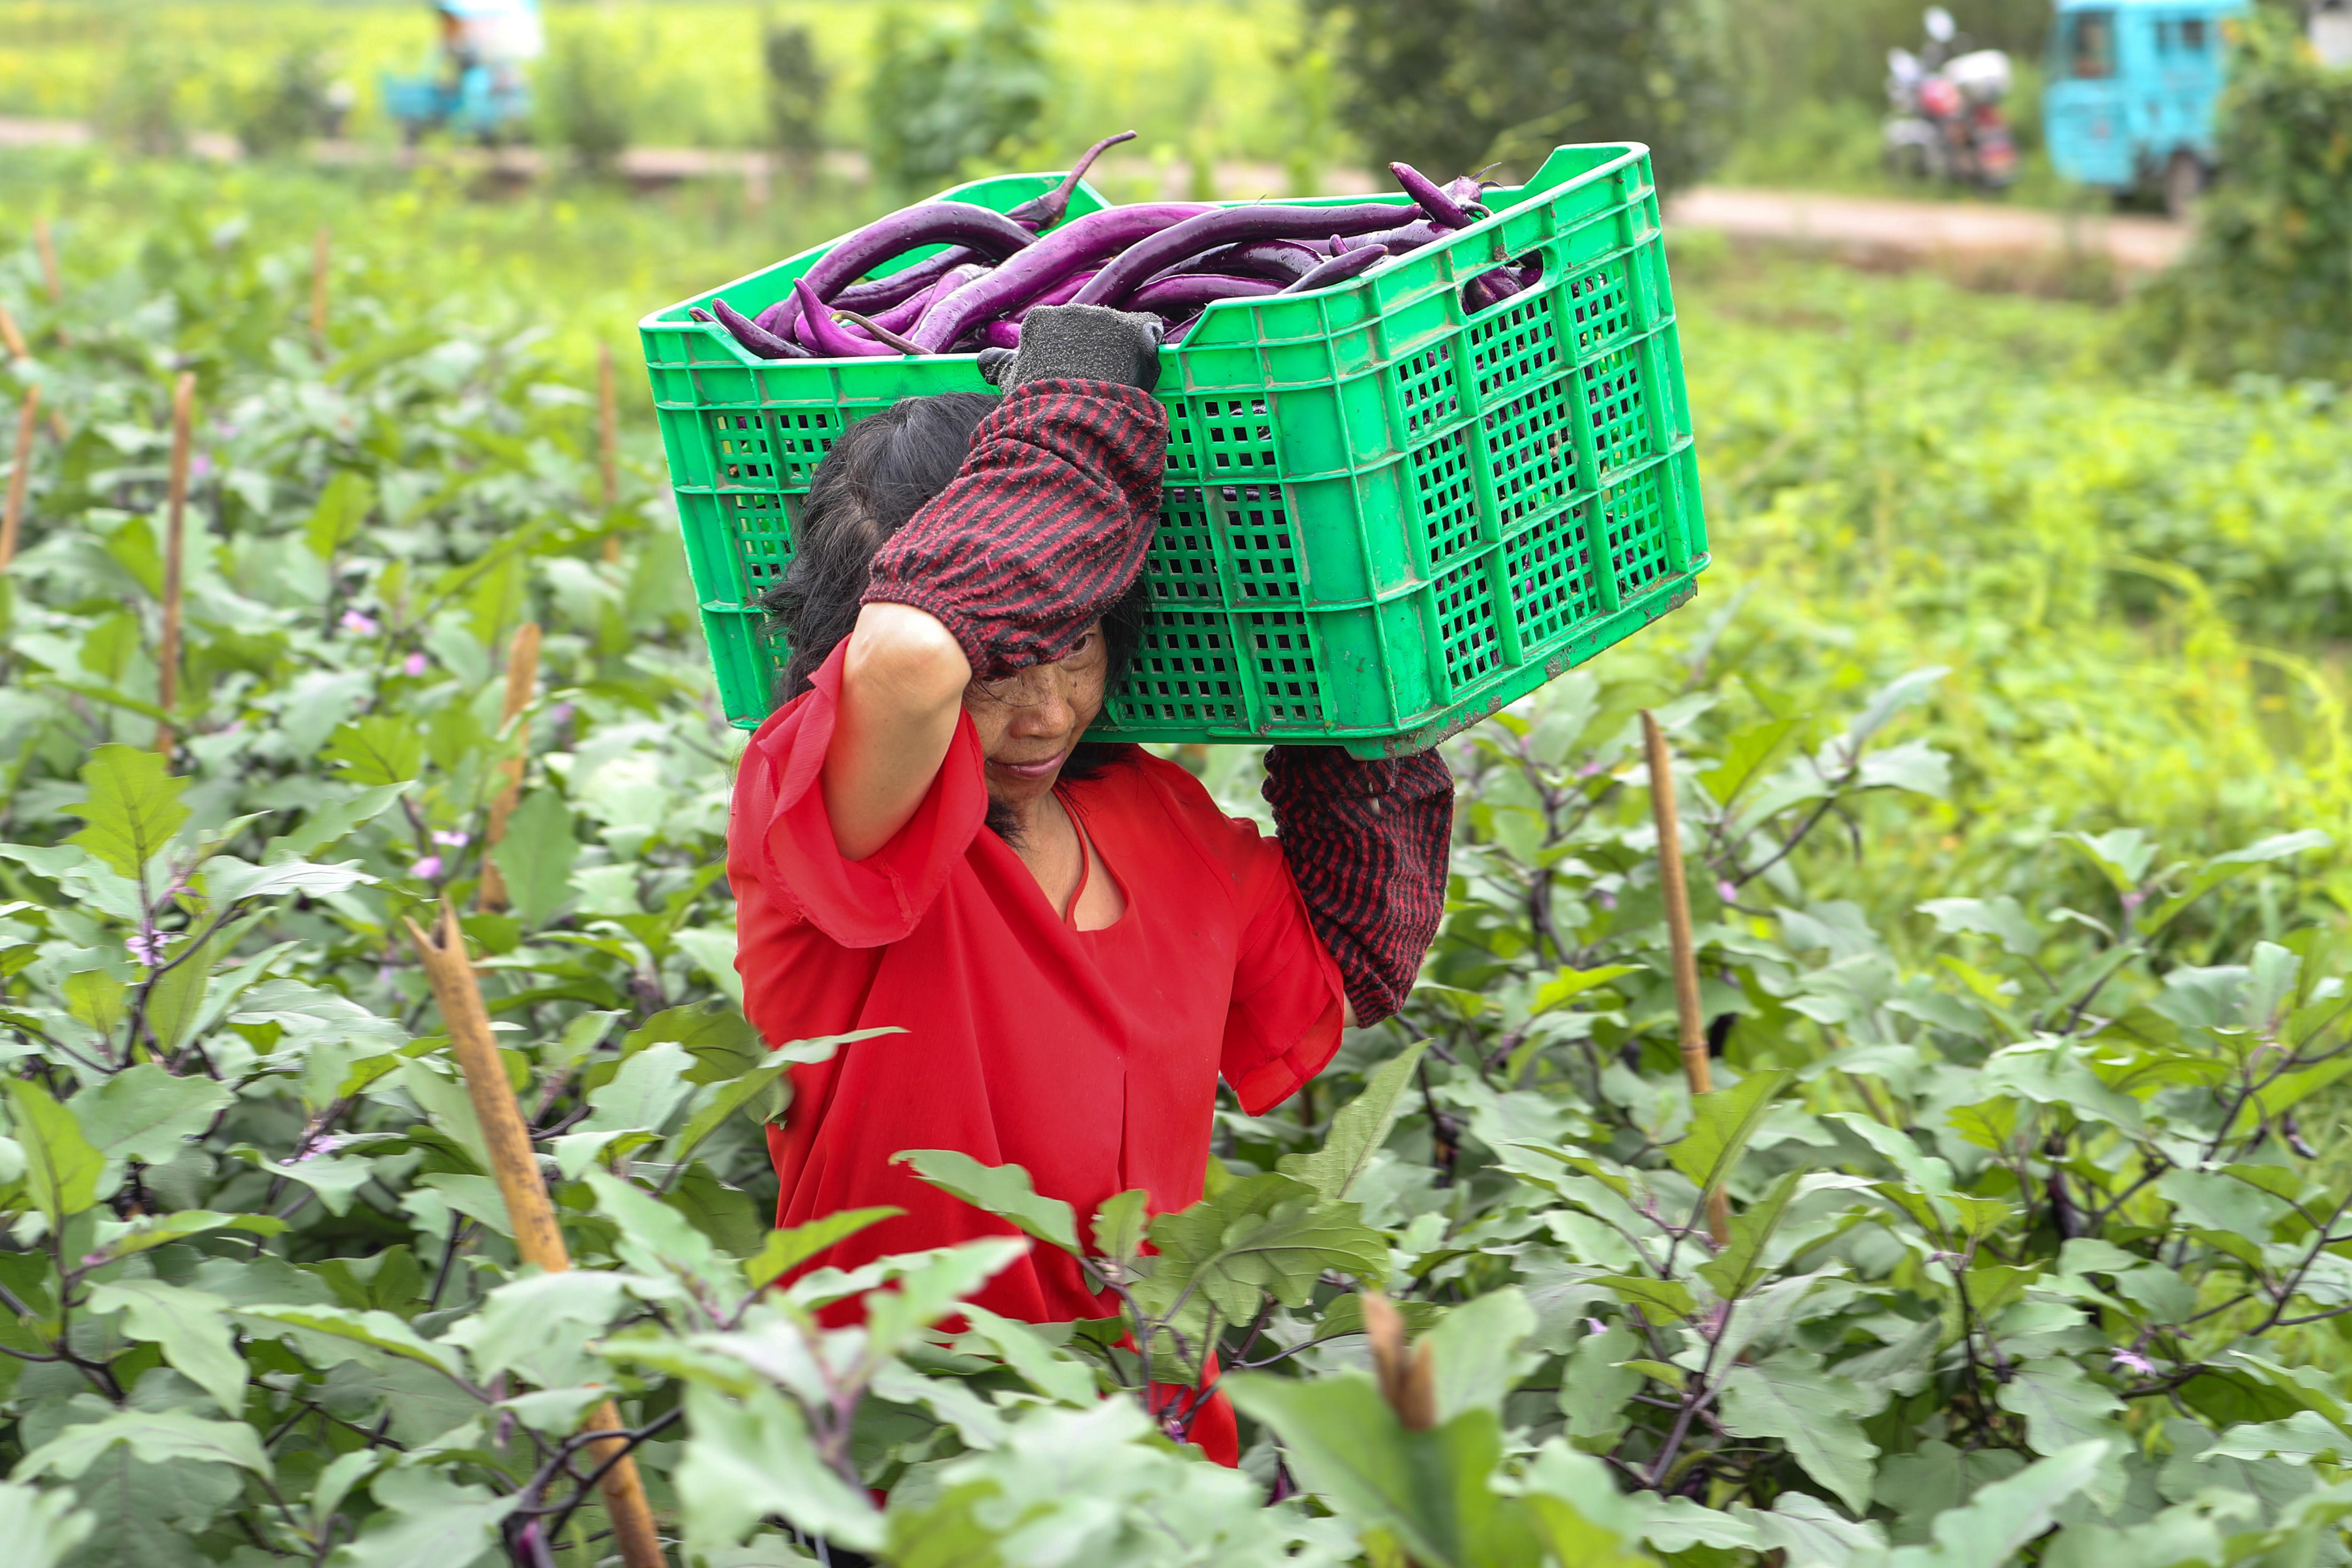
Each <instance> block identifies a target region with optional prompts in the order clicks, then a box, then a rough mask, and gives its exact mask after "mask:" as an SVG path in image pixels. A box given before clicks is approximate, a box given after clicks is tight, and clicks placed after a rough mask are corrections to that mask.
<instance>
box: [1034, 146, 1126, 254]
mask: <svg viewBox="0 0 2352 1568" xmlns="http://www.w3.org/2000/svg"><path fill="white" fill-rule="evenodd" d="M1134 140H1135V132H1132V131H1122V132H1119V133H1118V135H1116V136H1106V137H1104V138H1103V139H1102V140H1101V141H1099V142H1096V143H1095V144H1094V145H1093V146H1091V147H1089V148H1087V150H1086V151H1085V152H1084V153H1080V154H1079V155H1078V161H1077V162H1076V163H1073V164H1071V165H1070V172H1069V173H1068V174H1065V175H1063V176H1062V183H1061V184H1058V185H1056V186H1055V187H1054V188H1053V189H1052V190H1050V191H1047V192H1046V193H1045V195H1042V196H1032V197H1030V198H1029V199H1028V200H1027V201H1025V202H1023V203H1022V204H1021V205H1019V206H1017V207H1014V208H1013V210H1012V211H1010V212H1008V213H1006V214H1005V215H1004V216H1006V217H1009V218H1011V219H1012V220H1013V222H1015V223H1017V224H1021V225H1023V226H1025V227H1027V228H1029V229H1030V230H1031V231H1032V232H1034V231H1037V230H1042V229H1048V228H1051V227H1053V226H1055V224H1057V223H1059V222H1061V221H1062V215H1063V214H1064V213H1066V212H1068V211H1069V210H1070V197H1071V196H1072V195H1075V194H1076V191H1077V188H1078V182H1079V181H1080V180H1083V179H1085V178H1086V177H1087V170H1088V169H1091V168H1093V167H1094V166H1095V160H1096V159H1097V158H1099V157H1101V156H1102V155H1103V154H1104V153H1107V152H1108V151H1110V149H1112V148H1113V147H1116V146H1118V144H1119V143H1120V142H1132V141H1134Z"/></svg>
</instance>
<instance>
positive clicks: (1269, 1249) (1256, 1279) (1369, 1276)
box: [1139, 1173, 1388, 1323]
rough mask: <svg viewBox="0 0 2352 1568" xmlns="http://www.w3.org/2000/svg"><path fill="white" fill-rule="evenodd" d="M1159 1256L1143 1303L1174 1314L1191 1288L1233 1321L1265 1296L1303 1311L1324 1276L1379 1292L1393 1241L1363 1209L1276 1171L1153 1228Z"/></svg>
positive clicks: (1167, 1216) (1249, 1313) (1242, 1318)
mask: <svg viewBox="0 0 2352 1568" xmlns="http://www.w3.org/2000/svg"><path fill="white" fill-rule="evenodd" d="M1150 1236H1151V1242H1152V1245H1153V1246H1154V1247H1158V1248H1159V1249H1160V1257H1159V1258H1158V1259H1157V1260H1156V1261H1155V1263H1154V1265H1153V1268H1152V1273H1151V1278H1150V1279H1149V1280H1147V1281H1145V1282H1144V1286H1143V1288H1142V1289H1141V1290H1140V1292H1139V1300H1146V1301H1147V1304H1150V1305H1152V1306H1153V1307H1154V1308H1155V1310H1167V1309H1168V1308H1170V1307H1171V1306H1172V1304H1173V1302H1174V1301H1175V1300H1176V1298H1177V1297H1178V1296H1179V1295H1181V1293H1182V1290H1183V1288H1184V1287H1186V1286H1191V1287H1192V1288H1194V1289H1195V1290H1196V1291H1197V1292H1198V1293H1199V1294H1200V1295H1202V1296H1204V1297H1206V1298H1207V1299H1208V1300H1209V1302H1210V1303H1211V1304H1212V1305H1213V1306H1214V1307H1215V1308H1216V1310H1218V1312H1220V1313H1221V1314H1223V1318H1224V1321H1226V1322H1228V1323H1245V1322H1247V1321H1249V1320H1250V1319H1251V1318H1252V1317H1253V1316H1255V1313H1256V1311H1257V1305H1258V1293H1259V1292H1260V1291H1264V1292H1265V1293H1266V1294H1268V1295H1271V1296H1272V1297H1274V1299H1275V1300H1277V1301H1279V1302H1281V1303H1282V1304H1283V1305H1284V1306H1286V1307H1297V1306H1303V1305H1304V1304H1305V1303H1306V1301H1307V1298H1308V1296H1310V1295H1311V1294H1312V1293H1313V1291H1314V1289H1315V1282H1316V1281H1317V1280H1318V1279H1320V1278H1321V1277H1322V1275H1323V1273H1324V1271H1325V1270H1326V1269H1332V1270H1336V1271H1338V1272H1339V1273H1341V1274H1346V1275H1349V1276H1352V1277H1353V1278H1355V1279H1360V1280H1363V1281H1364V1282H1366V1283H1367V1284H1378V1283H1379V1282H1380V1281H1381V1279H1383V1278H1385V1276H1386V1274H1387V1271H1388V1242H1387V1238H1386V1237H1382V1236H1381V1233H1380V1232H1378V1231H1376V1230H1373V1229H1372V1228H1371V1227H1370V1226H1367V1225H1365V1224H1364V1223H1363V1221H1362V1220H1361V1219H1360V1217H1359V1216H1358V1211H1357V1209H1356V1205H1353V1204H1348V1203H1336V1204H1335V1203H1326V1202H1324V1201H1323V1200H1322V1199H1320V1198H1319V1197H1318V1196H1317V1194H1316V1193H1315V1190H1314V1189H1313V1188H1312V1187H1309V1186H1307V1185H1306V1184H1304V1183H1302V1182H1299V1181H1297V1180H1296V1179H1294V1178H1292V1177H1289V1176H1286V1175H1282V1174H1280V1173H1267V1174H1265V1175H1258V1176H1244V1177H1243V1178H1242V1179H1241V1180H1239V1181H1237V1182H1234V1183H1233V1184H1230V1185H1228V1186H1227V1187H1226V1188H1225V1189H1224V1190H1223V1191H1222V1192H1220V1193H1219V1194H1217V1195H1216V1196H1214V1197H1213V1198H1203V1199H1202V1201H1201V1202H1199V1203H1197V1204H1194V1205H1192V1207H1191V1208H1188V1209H1184V1210H1182V1211H1181V1212H1179V1213H1176V1214H1164V1215H1160V1217H1159V1218H1157V1219H1155V1220H1153V1221H1152V1222H1151V1229H1150Z"/></svg>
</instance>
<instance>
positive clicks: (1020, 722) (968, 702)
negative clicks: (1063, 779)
mask: <svg viewBox="0 0 2352 1568" xmlns="http://www.w3.org/2000/svg"><path fill="white" fill-rule="evenodd" d="M1109 673H1110V649H1109V647H1108V645H1107V644H1106V643H1105V642H1104V641H1103V631H1102V623H1101V622H1099V621H1097V622H1096V623H1095V624H1094V625H1093V626H1088V627H1087V630H1086V635H1085V637H1082V638H1081V639H1080V640H1079V642H1078V646H1077V647H1074V648H1072V649H1071V650H1070V651H1069V653H1068V654H1067V655H1066V656H1065V657H1063V658H1059V659H1057V660H1055V662H1054V663H1052V664H1035V665H1031V666H1030V667H1029V668H1026V669H1022V670H1016V671H1014V672H1013V674H1011V675H1009V676H1006V677H1005V678H1004V679H1003V680H992V681H987V682H982V681H978V680H975V681H973V682H972V683H971V685H970V686H968V687H966V688H965V689H964V694H963V710H964V711H965V712H967V713H969V714H971V721H972V724H973V727H974V728H976V729H978V730H979V731H980V750H981V754H982V756H984V757H986V758H987V759H988V798H989V799H991V800H992V801H994V802H996V803H997V804H998V805H1007V806H1011V807H1013V809H1014V810H1016V811H1017V810H1020V809H1022V808H1023V807H1024V806H1027V805H1030V804H1032V803H1033V802H1034V801H1036V800H1038V799H1040V798H1042V797H1043V796H1044V795H1045V794H1046V793H1047V792H1048V791H1050V790H1051V789H1052V788H1053V787H1054V781H1055V779H1056V778H1059V777H1060V776H1061V773H1062V764H1063V763H1066V762H1068V761H1069V760H1070V749H1071V748H1072V747H1074V746H1076V744H1077V743H1078V740H1079V738H1080V737H1081V736H1083V735H1084V734H1085V733H1086V732H1087V725H1089V724H1091V723H1093V722H1094V721H1095V716H1096V715H1097V714H1098V713H1100V712H1101V711H1102V705H1103V682H1104V679H1106V678H1107V677H1108V675H1109Z"/></svg>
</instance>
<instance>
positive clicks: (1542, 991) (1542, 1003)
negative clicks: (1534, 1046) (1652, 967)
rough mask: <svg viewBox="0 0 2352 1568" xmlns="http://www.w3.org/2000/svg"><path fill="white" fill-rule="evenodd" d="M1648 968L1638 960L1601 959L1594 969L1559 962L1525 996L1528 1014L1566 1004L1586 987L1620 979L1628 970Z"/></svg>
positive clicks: (1642, 972)
mask: <svg viewBox="0 0 2352 1568" xmlns="http://www.w3.org/2000/svg"><path fill="white" fill-rule="evenodd" d="M1646 973H1649V971H1647V970H1646V969H1644V968H1643V967H1642V966H1641V965H1640V964H1638V963H1604V964H1602V965H1601V967H1599V968H1598V969H1577V968H1575V967H1573V966H1571V965H1567V964H1563V965H1561V966H1560V968H1559V969H1558V970H1557V971H1555V972H1554V973H1553V974H1552V977H1551V978H1550V979H1549V980H1547V981H1545V982H1544V983H1543V984H1541V985H1538V986H1537V987H1536V994H1535V995H1534V996H1533V997H1531V998H1529V999H1528V1013H1529V1014H1531V1015H1539V1014H1544V1013H1549V1012H1554V1011H1556V1010H1558V1009H1559V1008H1561V1007H1564V1006H1566V1005H1568V1004H1569V1003H1570V1002H1571V1001H1574V1000H1575V999H1576V998H1577V997H1579V996H1581V995H1583V994H1585V993H1586V992H1588V991H1595V990H1598V989H1600V988H1601V986H1603V985H1606V984H1609V983H1610V982H1611V981H1612V980H1622V979H1624V978H1625V976H1627V975H1628V974H1646Z"/></svg>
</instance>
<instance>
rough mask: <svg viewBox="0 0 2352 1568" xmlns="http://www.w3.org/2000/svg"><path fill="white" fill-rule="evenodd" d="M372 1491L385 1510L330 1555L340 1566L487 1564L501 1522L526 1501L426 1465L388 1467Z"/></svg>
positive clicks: (482, 1567) (472, 1567) (455, 1567)
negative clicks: (459, 1480)
mask: <svg viewBox="0 0 2352 1568" xmlns="http://www.w3.org/2000/svg"><path fill="white" fill-rule="evenodd" d="M368 1490H369V1491H370V1493H372V1494H373V1496H374V1498H375V1500H376V1502H377V1503H378V1505H380V1511H378V1512H377V1513H375V1514H373V1516H371V1517H370V1518H369V1520H368V1521H367V1523H366V1525H365V1526H364V1527H363V1528H362V1531H361V1532H360V1537H359V1539H358V1540H356V1541H354V1542H352V1543H351V1544H350V1545H348V1546H345V1547H343V1548H341V1550H340V1551H338V1552H336V1553H335V1555H334V1556H333V1557H332V1558H331V1559H330V1561H331V1563H333V1564H334V1568H486V1563H487V1560H488V1557H489V1553H490V1552H491V1550H492V1549H493V1548H494V1547H495V1546H496V1544H497V1542H498V1527H499V1521H501V1520H503V1519H505V1518H506V1516H507V1515H508V1514H509V1513H511V1512H513V1511H514V1508H515V1505H516V1504H517V1503H519V1502H520V1501H521V1500H522V1498H521V1496H520V1494H516V1495H513V1496H509V1497H495V1496H493V1495H491V1493H490V1490H489V1489H488V1488H487V1487H474V1486H459V1485H458V1484H457V1482H456V1481H454V1480H452V1479H449V1478H448V1477H447V1476H446V1475H444V1474H442V1473H441V1472H439V1471H437V1470H433V1469H427V1468H423V1467H419V1468H414V1469H397V1468H395V1469H386V1470H383V1471H382V1472H381V1473H379V1474H378V1475H377V1476H376V1477H375V1479H373V1480H372V1481H370V1482H369V1483H368Z"/></svg>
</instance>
